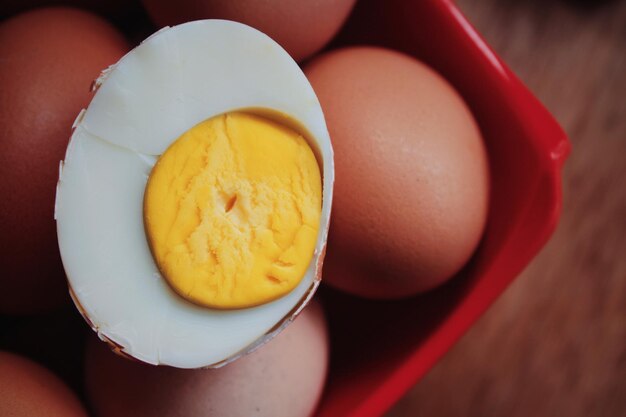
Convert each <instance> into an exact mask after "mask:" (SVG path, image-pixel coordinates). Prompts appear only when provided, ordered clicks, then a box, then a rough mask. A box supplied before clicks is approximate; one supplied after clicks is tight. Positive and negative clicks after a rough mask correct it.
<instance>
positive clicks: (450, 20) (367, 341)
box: [316, 0, 570, 417]
mask: <svg viewBox="0 0 626 417" xmlns="http://www.w3.org/2000/svg"><path fill="white" fill-rule="evenodd" d="M350 44H370V45H372V44H374V45H382V46H386V47H390V48H393V49H396V50H400V51H403V52H406V53H408V54H411V55H413V56H415V57H416V58H418V59H420V60H422V61H424V62H426V63H428V64H429V65H431V66H432V67H434V68H435V69H436V70H438V71H439V72H440V73H441V74H442V75H443V76H444V77H446V78H447V79H448V80H449V81H450V82H451V83H452V84H453V85H454V86H455V87H456V88H457V90H458V91H459V92H460V93H461V94H462V96H463V97H464V99H465V100H466V102H467V103H468V104H469V106H470V108H471V109H472V111H473V113H474V116H475V117H476V119H477V120H478V123H479V125H480V128H481V130H482V133H483V137H484V139H485V142H486V145H487V149H488V154H489V163H490V169H491V202H490V207H489V210H490V211H489V220H488V224H487V229H486V232H485V235H484V237H483V240H482V243H481V245H480V247H479V249H478V251H477V252H476V254H475V255H474V257H473V258H472V260H471V262H470V263H469V264H468V265H467V266H466V268H465V269H464V270H463V271H462V273H460V274H459V275H458V276H456V277H455V278H453V279H452V280H451V281H450V282H448V283H447V284H446V285H444V286H443V287H440V288H438V289H436V290H434V291H431V292H429V293H426V294H423V295H421V296H418V297H414V298H411V299H406V300H401V301H384V302H383V301H371V300H362V299H357V298H355V297H351V296H348V295H345V294H342V293H339V292H336V291H333V290H331V289H328V288H322V290H321V294H322V299H323V301H324V303H325V306H326V313H327V317H328V321H329V323H330V330H331V366H330V374H329V381H328V385H327V387H326V390H325V392H324V395H323V397H322V399H321V402H320V405H319V408H318V411H317V414H316V416H318V417H366V416H367V417H371V416H380V415H382V414H383V413H384V412H385V411H387V410H388V409H389V408H390V407H391V406H392V405H393V404H394V403H395V402H396V401H397V400H399V399H400V398H401V397H402V396H403V395H404V394H405V393H406V392H407V391H408V390H409V388H411V387H412V386H413V385H414V384H415V383H416V382H417V381H418V380H419V379H420V378H421V377H422V376H424V374H425V373H426V372H427V371H428V370H429V369H430V368H431V367H432V366H433V365H434V364H435V363H436V362H437V360H439V359H440V358H441V357H442V355H443V354H444V353H445V352H446V351H447V350H448V349H450V347H451V346H452V345H453V344H454V343H455V342H456V341H457V340H458V339H459V338H460V337H461V336H462V335H463V333H465V331H467V330H468V329H469V327H470V326H471V325H472V323H474V322H475V321H476V320H477V319H478V318H479V317H480V315H481V314H482V313H483V312H485V310H486V309H487V308H488V307H489V306H490V305H491V304H492V303H493V302H494V301H495V300H496V298H497V297H498V296H499V295H500V294H501V293H502V291H504V289H505V288H506V287H507V286H508V285H509V284H510V283H511V282H512V281H513V279H514V278H515V277H516V276H517V275H518V274H519V273H520V272H521V271H522V269H524V267H525V266H526V265H527V264H528V263H529V262H530V261H531V260H532V259H533V257H534V256H535V255H536V254H537V252H538V251H539V250H540V249H541V247H542V246H543V245H544V244H545V243H546V241H547V240H548V238H549V237H550V235H551V234H552V232H553V231H554V229H555V226H556V224H557V221H558V218H559V213H560V209H561V167H562V165H563V162H564V161H565V159H566V157H567V155H568V153H569V151H570V144H569V142H568V140H567V137H566V135H565V133H564V132H563V130H562V129H561V128H560V126H559V125H558V123H557V122H556V121H555V120H554V118H553V117H552V116H551V115H550V114H549V113H548V111H547V110H546V109H545V108H544V107H543V106H542V105H541V103H540V102H539V101H538V100H537V99H536V98H535V97H534V96H533V95H532V94H531V93H530V92H529V91H528V89H526V87H524V85H523V84H522V83H521V82H520V81H519V80H518V79H517V78H516V77H515V75H514V74H513V73H512V72H511V71H510V70H509V69H508V68H507V66H506V65H505V64H504V63H503V62H502V60H501V59H500V58H499V57H498V56H497V55H496V54H495V53H494V52H493V51H492V50H491V48H489V46H488V45H487V44H486V43H485V41H484V40H483V39H482V38H481V37H480V35H479V34H478V33H477V32H476V31H475V30H474V29H473V28H472V26H471V25H470V24H469V23H468V21H467V20H466V19H465V17H464V16H463V15H462V14H461V12H460V11H459V10H458V9H457V8H456V6H455V5H454V4H453V3H452V2H451V1H449V0H419V1H403V0H391V1H361V2H359V3H358V4H357V8H356V9H355V11H354V13H353V14H352V16H351V17H350V19H349V21H348V22H347V24H346V26H345V28H344V30H343V31H342V33H341V34H340V35H339V37H338V40H337V41H336V42H335V43H333V45H331V47H330V49H332V48H336V47H339V46H343V45H350Z"/></svg>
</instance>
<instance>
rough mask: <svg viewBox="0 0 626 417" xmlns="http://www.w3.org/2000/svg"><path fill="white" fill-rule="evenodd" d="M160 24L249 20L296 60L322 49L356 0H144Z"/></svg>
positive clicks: (247, 22)
mask: <svg viewBox="0 0 626 417" xmlns="http://www.w3.org/2000/svg"><path fill="white" fill-rule="evenodd" d="M142 1H143V4H144V6H145V7H146V9H147V10H148V13H149V14H150V16H151V17H152V20H154V22H155V23H156V24H157V25H160V26H166V25H175V24H178V23H183V22H187V21H190V20H198V19H226V20H234V21H237V22H241V23H245V24H247V25H249V26H252V27H254V28H256V29H258V30H260V31H261V32H263V33H265V34H267V35H268V36H270V37H271V38H272V39H274V40H275V41H276V42H278V43H279V44H280V45H281V46H282V47H283V48H285V49H286V50H287V52H289V54H290V55H291V56H292V57H293V59H295V60H296V61H301V60H303V59H305V58H307V57H309V56H311V55H313V54H314V53H315V52H317V51H319V50H320V49H322V47H323V46H324V45H326V43H328V42H329V41H330V40H331V38H332V37H333V36H334V35H335V34H336V33H337V32H338V31H339V28H340V27H341V25H342V24H343V23H344V21H345V20H346V18H347V17H348V14H350V11H351V10H352V7H353V6H354V3H355V1H356V0H315V1H308V0H290V1H284V0H264V1H258V0H178V1H169V2H168V1H160V0H142Z"/></svg>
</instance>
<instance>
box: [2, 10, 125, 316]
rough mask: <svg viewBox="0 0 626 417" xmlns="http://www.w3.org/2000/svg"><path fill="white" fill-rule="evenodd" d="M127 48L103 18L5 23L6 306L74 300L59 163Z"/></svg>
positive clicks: (75, 14)
mask: <svg viewBox="0 0 626 417" xmlns="http://www.w3.org/2000/svg"><path fill="white" fill-rule="evenodd" d="M126 50H127V45H126V42H125V41H124V39H123V38H122V36H121V35H120V34H119V33H118V32H117V31H116V30H115V29H114V28H113V27H112V26H110V25H109V24H108V23H106V22H105V21H104V20H102V19H100V18H99V17H97V16H95V15H92V14H90V13H86V12H82V11H79V10H74V9H69V8H49V9H40V10H35V11H32V12H27V13H24V14H21V15H18V16H15V17H13V18H11V19H8V20H6V21H4V22H3V23H2V24H1V25H0V61H1V62H2V64H1V65H0V126H2V129H0V196H1V197H0V230H2V233H1V234H0V246H1V247H2V251H0V312H4V313H33V312H37V311H42V310H47V309H50V308H53V307H54V306H57V305H59V304H60V303H62V302H63V301H64V300H69V298H68V297H67V287H66V285H65V279H64V275H63V272H62V267H61V262H60V258H59V251H58V247H57V243H56V232H55V223H54V218H53V215H54V198H55V197H54V190H55V184H56V181H57V177H58V172H59V160H60V159H61V158H62V157H63V154H64V151H65V147H66V146H67V142H68V136H69V134H70V132H71V126H72V122H73V121H74V118H75V117H76V114H77V112H78V111H79V110H80V109H81V107H82V106H84V105H85V104H86V103H87V102H88V101H89V98H90V96H91V94H90V92H89V87H90V85H91V82H92V80H93V79H94V78H95V77H96V76H97V75H98V73H99V71H100V70H101V69H102V68H103V67H105V66H107V65H109V64H111V63H112V62H115V61H116V60H117V59H119V58H120V56H122V55H123V54H124V53H125V51H126Z"/></svg>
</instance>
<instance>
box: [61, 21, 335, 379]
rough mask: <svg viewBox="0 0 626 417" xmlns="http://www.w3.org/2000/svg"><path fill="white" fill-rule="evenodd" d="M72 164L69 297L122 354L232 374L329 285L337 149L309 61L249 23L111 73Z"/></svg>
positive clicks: (64, 238) (180, 32)
mask: <svg viewBox="0 0 626 417" xmlns="http://www.w3.org/2000/svg"><path fill="white" fill-rule="evenodd" d="M96 86H97V91H96V94H95V96H94V98H93V100H92V102H91V103H90V105H89V106H88V108H87V109H86V110H85V111H83V112H81V114H80V115H79V117H78V119H77V121H76V123H75V129H74V132H73V135H72V138H71V141H70V144H69V145H68V148H67V152H66V156H65V160H64V161H63V162H62V164H61V170H60V175H59V183H58V187H57V200H56V210H55V218H56V220H57V232H58V238H59V247H60V250H61V256H62V258H63V264H64V266H65V270H66V273H67V277H68V282H69V286H70V293H71V294H72V297H73V299H74V302H75V303H76V306H77V307H78V309H79V310H80V311H81V313H82V314H83V316H84V317H85V319H86V320H87V321H88V322H89V323H90V325H91V326H92V328H93V329H94V330H95V331H97V332H98V334H99V336H100V338H101V339H102V340H105V341H107V342H109V343H110V344H111V345H112V346H113V347H114V348H115V350H116V351H118V353H121V354H124V355H127V356H130V357H133V358H136V359H138V360H140V361H143V362H147V363H151V364H165V365H171V366H176V367H180V368H199V367H217V366H221V365H223V364H225V363H227V362H229V361H231V360H234V359H235V358H237V357H238V356H240V355H241V354H243V353H246V352H249V351H251V350H252V349H254V348H255V347H256V346H258V345H260V344H262V343H263V342H265V341H267V340H268V339H269V338H271V337H272V336H273V335H274V334H276V333H277V332H278V331H280V330H281V329H282V328H283V327H284V326H286V325H287V324H288V322H289V321H290V320H292V319H293V318H294V317H295V316H296V315H297V314H298V313H299V312H300V311H301V310H302V308H303V307H304V306H305V305H306V303H307V302H308V300H309V299H310V298H311V297H312V295H313V293H314V292H315V289H316V288H317V285H318V283H319V280H320V274H321V264H322V260H323V257H324V250H325V246H326V237H327V230H328V221H329V217H330V207H331V200H332V185H333V176H334V170H333V159H332V148H331V143H330V139H329V136H328V131H327V129H326V124H325V122H324V116H323V114H322V110H321V108H320V104H319V102H318V100H317V98H316V96H315V94H314V92H313V89H312V88H311V86H310V85H309V83H308V81H307V79H306V78H305V76H304V75H303V73H302V72H301V70H300V68H299V67H298V65H297V64H296V63H295V62H294V61H293V59H291V57H289V55H288V54H287V53H286V52H285V51H284V50H283V49H282V48H281V47H280V46H279V45H278V44H277V43H275V42H274V41H272V40H271V39H270V38H269V37H267V36H266V35H264V34H262V33H261V32H259V31H257V30H255V29H252V28H250V27H248V26H245V25H242V24H239V23H234V22H229V21H223V20H202V21H196V22H190V23H186V24H183V25H180V26H175V27H172V28H165V29H163V30H161V31H159V32H157V33H155V34H154V35H152V36H151V37H150V38H148V39H147V40H145V41H144V42H143V43H142V44H141V45H139V46H138V47H137V48H135V49H134V50H132V51H131V52H129V53H128V54H127V55H126V56H124V57H123V58H122V59H121V60H120V61H119V62H118V63H117V64H115V65H113V66H112V67H111V68H109V69H108V70H106V71H105V72H104V73H103V75H102V76H101V77H100V78H99V79H98V80H97V81H96Z"/></svg>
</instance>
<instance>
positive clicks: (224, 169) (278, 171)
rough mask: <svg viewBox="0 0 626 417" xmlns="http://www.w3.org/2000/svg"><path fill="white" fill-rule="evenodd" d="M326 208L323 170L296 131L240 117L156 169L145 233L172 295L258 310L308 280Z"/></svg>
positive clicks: (215, 126) (183, 142) (217, 121)
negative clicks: (261, 305)
mask: <svg viewBox="0 0 626 417" xmlns="http://www.w3.org/2000/svg"><path fill="white" fill-rule="evenodd" d="M321 207H322V182H321V175H320V168H319V166H318V164H317V161H316V159H315V155H314V154H313V151H312V150H311V148H310V147H309V145H308V143H307V142H306V140H305V139H304V138H303V137H302V135H300V134H299V133H297V132H296V131H294V130H292V129H290V128H287V127H285V126H283V125H281V124H279V123H276V122H274V121H271V120H269V119H266V118H263V117H261V116H257V115H253V114H248V113H242V112H233V113H228V114H225V115H221V116H217V117H214V118H211V119H208V120H206V121H204V122H202V123H199V124H198V125H196V126H194V127H193V128H191V129H190V130H188V131H187V132H185V133H184V134H183V135H182V136H181V137H180V138H178V139H177V140H176V141H175V142H174V143H173V144H172V145H171V146H170V147H169V148H168V149H167V150H166V151H165V153H163V155H161V157H160V158H159V160H158V161H157V163H156V164H155V166H154V168H153V169H152V172H151V174H150V178H149V179H148V184H147V185H146V190H145V195H144V225H145V229H146V235H147V238H148V243H149V245H150V249H151V251H152V255H153V257H154V259H155V262H156V264H157V266H158V268H159V270H160V271H161V274H162V275H163V277H164V278H165V279H166V280H167V282H168V283H169V284H170V286H171V287H172V288H173V289H174V290H175V291H176V292H177V293H178V294H180V295H181V296H183V297H184V298H186V299H188V300H190V301H192V302H194V303H196V304H199V305H203V306H207V307H212V308H219V309H234V308H244V307H251V306H255V305H259V304H263V303H266V302H269V301H271V300H274V299H276V298H279V297H281V296H283V295H285V294H287V293H288V292H290V291H291V290H293V289H294V288H295V287H296V286H297V285H298V283H299V282H300V281H301V279H302V278H303V277H304V274H305V271H306V270H307V268H308V266H309V264H310V262H311V259H312V258H313V252H314V249H315V243H316V240H317V233H318V229H319V222H320V215H321Z"/></svg>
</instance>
